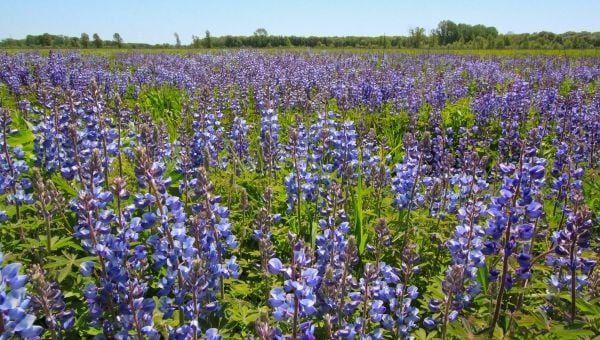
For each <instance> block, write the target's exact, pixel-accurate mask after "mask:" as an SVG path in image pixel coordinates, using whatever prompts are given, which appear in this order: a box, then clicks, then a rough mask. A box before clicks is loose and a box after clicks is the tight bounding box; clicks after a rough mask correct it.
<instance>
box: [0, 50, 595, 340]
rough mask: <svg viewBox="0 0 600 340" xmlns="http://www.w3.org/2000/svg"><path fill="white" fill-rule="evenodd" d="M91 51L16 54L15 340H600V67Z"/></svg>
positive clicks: (2, 59) (423, 56) (12, 169)
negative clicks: (410, 339)
mask: <svg viewBox="0 0 600 340" xmlns="http://www.w3.org/2000/svg"><path fill="white" fill-rule="evenodd" d="M46 52H47V53H46ZM93 52H94V53H85V52H84V53H80V52H75V51H63V52H61V51H49V52H48V51H45V52H42V53H39V52H38V51H29V50H10V51H8V52H6V51H5V52H0V339H11V338H13V337H15V338H43V339H61V338H65V339H75V338H98V339H128V338H134V339H141V338H150V339H158V338H169V339H220V338H223V339H241V338H253V339H294V340H295V339H355V338H360V339H398V338H402V339H404V338H415V339H436V338H442V339H465V338H469V339H471V338H485V339H487V338H507V339H509V338H515V339H517V338H527V337H536V338H539V339H574V338H584V339H586V338H587V339H592V338H594V337H597V336H598V334H600V285H599V283H600V272H599V271H598V269H597V265H596V264H597V260H598V257H599V253H600V243H599V241H600V232H599V229H600V228H598V224H599V223H600V216H599V212H600V167H599V166H600V145H599V144H600V91H599V90H600V59H599V58H598V54H597V50H581V51H577V50H563V51H545V52H544V55H541V54H540V51H518V52H514V51H513V52H511V51H500V52H499V51H493V50H491V51H490V50H485V51H484V50H482V51H475V52H473V51H471V52H465V53H462V52H461V53H448V52H451V51H449V50H432V51H427V52H426V53H422V52H423V51H419V50H414V51H403V53H392V51H388V50H383V49H382V50H376V51H364V50H362V51H355V50H332V51H326V50H306V49H298V50H285V51H282V50H268V49H267V50H262V51H253V50H230V51H218V52H216V51H214V50H212V51H206V50H200V51H198V50H183V49H182V50H165V51H162V50H154V51H146V50H144V51H135V50H127V51H123V50H116V49H112V50H109V49H107V50H101V51H100V52H98V51H93Z"/></svg>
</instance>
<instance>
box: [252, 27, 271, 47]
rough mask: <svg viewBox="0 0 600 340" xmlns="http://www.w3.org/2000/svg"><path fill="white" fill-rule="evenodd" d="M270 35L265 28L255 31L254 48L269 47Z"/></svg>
mask: <svg viewBox="0 0 600 340" xmlns="http://www.w3.org/2000/svg"><path fill="white" fill-rule="evenodd" d="M268 36H269V33H267V30H266V29H264V28H258V29H256V31H254V34H253V38H254V39H253V41H254V43H253V45H254V46H253V47H266V46H267V39H268Z"/></svg>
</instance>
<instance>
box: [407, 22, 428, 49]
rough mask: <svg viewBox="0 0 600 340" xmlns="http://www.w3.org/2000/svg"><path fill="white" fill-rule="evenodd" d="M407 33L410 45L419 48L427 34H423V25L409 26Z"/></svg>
mask: <svg viewBox="0 0 600 340" xmlns="http://www.w3.org/2000/svg"><path fill="white" fill-rule="evenodd" d="M408 34H409V41H410V43H409V44H410V47H413V48H420V47H421V45H422V44H423V41H424V40H425V38H427V36H426V35H425V29H424V28H423V27H415V28H411V29H410V30H409V31H408Z"/></svg>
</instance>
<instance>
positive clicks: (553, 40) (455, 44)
mask: <svg viewBox="0 0 600 340" xmlns="http://www.w3.org/2000/svg"><path fill="white" fill-rule="evenodd" d="M0 47H3V48H69V49H71V48H130V49H131V48H171V47H173V48H240V47H246V48H265V47H267V48H268V47H326V48H449V49H590V48H600V32H566V33H560V34H557V33H552V32H536V33H520V34H513V33H507V34H500V33H498V30H497V29H496V28H495V27H490V26H484V25H468V24H457V23H454V22H452V21H450V20H444V21H441V22H440V23H439V24H438V26H437V28H435V29H433V30H431V31H430V32H426V30H425V29H424V28H421V27H416V28H414V29H410V30H409V32H408V35H407V36H385V35H382V36H378V37H359V36H345V37H319V36H310V37H299V36H279V35H269V34H268V32H267V31H266V30H265V29H263V28H259V29H257V30H256V31H255V32H254V34H252V35H250V36H231V35H227V36H219V37H213V36H211V34H210V32H209V31H206V32H205V33H204V35H202V36H196V35H193V36H192V43H191V44H189V45H182V44H181V40H180V37H179V35H178V34H177V33H174V34H173V42H172V43H170V44H156V45H152V44H145V43H131V42H126V41H125V40H124V39H123V38H122V37H121V35H120V34H119V33H115V34H113V36H112V39H110V40H105V39H103V38H102V37H100V36H99V35H98V34H96V33H95V34H93V35H92V36H91V37H90V35H88V34H87V33H82V34H81V36H79V37H67V36H63V35H53V34H48V33H44V34H41V35H28V36H27V37H26V38H25V39H4V40H2V41H0Z"/></svg>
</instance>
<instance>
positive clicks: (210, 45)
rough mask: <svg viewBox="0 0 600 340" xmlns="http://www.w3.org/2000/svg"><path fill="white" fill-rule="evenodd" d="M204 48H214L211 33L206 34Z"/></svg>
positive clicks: (207, 31)
mask: <svg viewBox="0 0 600 340" xmlns="http://www.w3.org/2000/svg"><path fill="white" fill-rule="evenodd" d="M204 46H205V47H206V48H211V47H212V41H211V38H210V31H209V30H206V32H205V33H204Z"/></svg>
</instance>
